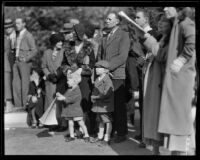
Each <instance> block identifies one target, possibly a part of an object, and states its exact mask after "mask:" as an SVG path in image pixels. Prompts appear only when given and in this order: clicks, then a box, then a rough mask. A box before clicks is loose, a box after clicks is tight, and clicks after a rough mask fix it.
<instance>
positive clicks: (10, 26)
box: [4, 24, 14, 29]
mask: <svg viewBox="0 0 200 160" xmlns="http://www.w3.org/2000/svg"><path fill="white" fill-rule="evenodd" d="M12 27H14V24H8V25H4V28H5V29H7V28H12Z"/></svg>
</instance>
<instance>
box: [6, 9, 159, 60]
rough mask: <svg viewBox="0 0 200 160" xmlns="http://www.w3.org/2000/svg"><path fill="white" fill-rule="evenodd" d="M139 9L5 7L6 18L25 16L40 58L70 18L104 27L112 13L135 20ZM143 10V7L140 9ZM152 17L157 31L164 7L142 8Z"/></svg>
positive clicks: (152, 23)
mask: <svg viewBox="0 0 200 160" xmlns="http://www.w3.org/2000/svg"><path fill="white" fill-rule="evenodd" d="M138 8H139V7H77V6H76V7H73V6H71V7H52V6H51V7H48V6H42V7H39V6H37V7H20V6H19V7H10V6H9V7H6V6H5V7H4V18H11V19H13V20H14V19H15V18H16V17H17V16H18V15H24V16H25V17H26V20H27V28H28V30H29V31H30V32H31V33H32V34H33V36H34V38H35V40H36V44H37V47H38V56H39V57H41V56H42V54H43V52H44V50H45V49H46V46H47V44H48V37H49V35H50V33H51V32H52V31H59V30H60V29H61V28H62V26H63V24H64V23H66V22H68V21H69V19H70V18H77V19H79V20H80V21H88V20H89V21H90V22H91V23H94V24H99V25H100V26H101V27H103V25H104V19H105V17H106V15H107V14H108V13H109V12H111V11H120V10H123V11H124V12H125V13H127V15H129V16H130V17H131V18H132V19H134V16H135V12H136V10H137V9H138ZM140 8H141V7H140ZM142 8H143V9H145V10H146V11H147V12H148V13H149V16H150V25H151V27H153V28H154V29H157V17H158V15H159V14H160V13H161V12H163V7H142Z"/></svg>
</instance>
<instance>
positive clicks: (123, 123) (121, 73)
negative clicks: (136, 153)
mask: <svg viewBox="0 0 200 160" xmlns="http://www.w3.org/2000/svg"><path fill="white" fill-rule="evenodd" d="M105 22H106V27H107V28H109V29H111V32H110V33H109V34H108V36H107V37H105V38H103V42H102V44H101V59H103V60H107V61H108V62H109V70H110V72H111V74H112V75H113V77H112V81H113V85H114V89H115V91H114V117H113V118H114V122H113V133H114V132H115V131H116V133H117V136H116V137H115V139H114V142H115V143H120V142H122V141H125V140H126V135H127V132H128V129H127V111H126V106H125V98H126V97H125V77H126V75H125V64H126V60H127V57H128V52H129V47H130V39H129V34H128V32H126V31H125V30H123V29H122V28H121V27H120V26H119V24H120V17H118V15H117V14H116V13H110V14H109V15H108V16H107V18H106V20H105Z"/></svg>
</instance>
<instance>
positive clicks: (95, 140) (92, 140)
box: [90, 137, 103, 143]
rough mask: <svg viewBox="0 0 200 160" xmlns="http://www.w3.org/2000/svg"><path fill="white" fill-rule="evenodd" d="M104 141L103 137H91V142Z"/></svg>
mask: <svg viewBox="0 0 200 160" xmlns="http://www.w3.org/2000/svg"><path fill="white" fill-rule="evenodd" d="M101 141H103V138H102V139H99V138H98V137H97V138H91V139H90V143H97V142H101Z"/></svg>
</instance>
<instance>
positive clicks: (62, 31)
mask: <svg viewBox="0 0 200 160" xmlns="http://www.w3.org/2000/svg"><path fill="white" fill-rule="evenodd" d="M72 31H73V29H71V30H64V29H61V30H60V33H70V32H72Z"/></svg>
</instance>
